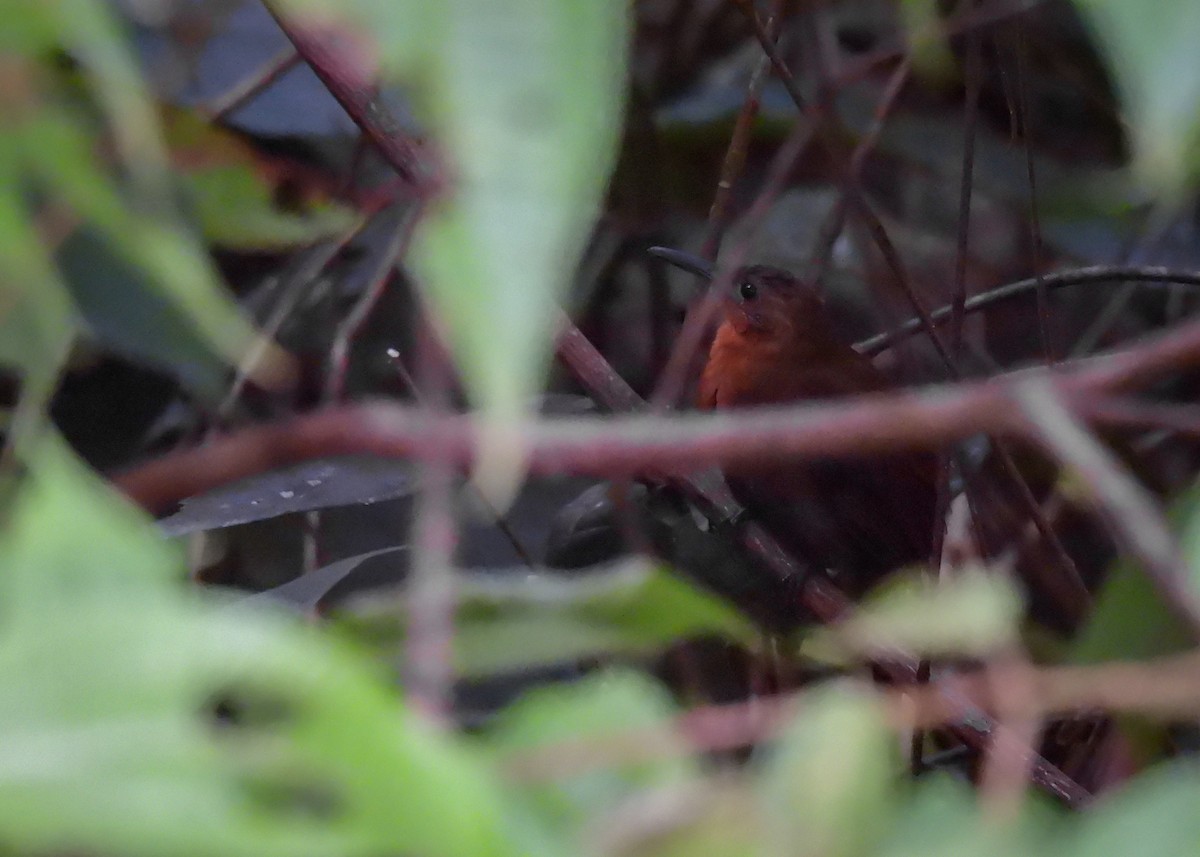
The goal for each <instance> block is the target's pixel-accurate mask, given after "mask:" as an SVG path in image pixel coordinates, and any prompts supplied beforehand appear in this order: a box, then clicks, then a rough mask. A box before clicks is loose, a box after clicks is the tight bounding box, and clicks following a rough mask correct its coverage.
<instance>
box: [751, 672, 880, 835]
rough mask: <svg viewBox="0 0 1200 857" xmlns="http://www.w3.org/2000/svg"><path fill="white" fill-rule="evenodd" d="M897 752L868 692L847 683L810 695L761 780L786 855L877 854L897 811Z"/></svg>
mask: <svg viewBox="0 0 1200 857" xmlns="http://www.w3.org/2000/svg"><path fill="white" fill-rule="evenodd" d="M895 748H896V739H895V736H894V734H893V733H892V730H891V729H890V728H889V727H888V724H887V719H886V716H885V712H884V709H883V705H882V704H881V703H880V701H879V700H878V699H877V698H876V697H875V695H874V694H873V693H872V692H871V691H870V690H869V689H868V688H866V687H863V686H859V685H855V684H851V683H848V682H844V683H833V684H828V685H825V686H823V687H821V688H819V689H817V690H814V691H811V692H809V693H807V694H806V695H805V697H804V707H803V709H802V710H801V712H800V714H799V716H798V717H797V718H796V720H795V722H794V723H793V724H792V725H791V726H790V727H789V728H788V730H787V732H786V733H785V734H784V736H783V739H782V741H781V743H780V745H779V747H778V748H776V750H775V751H774V754H773V755H772V756H771V758H770V761H769V765H768V767H767V769H766V770H765V771H764V774H763V776H762V778H761V780H760V783H759V786H760V789H761V794H762V800H763V804H764V806H765V808H766V810H767V812H768V814H769V817H768V821H767V824H768V825H769V831H770V836H771V841H772V842H774V843H775V844H776V847H777V849H778V851H779V853H786V854H792V855H813V857H850V855H857V854H868V853H871V850H872V848H873V847H874V846H875V844H876V843H877V842H878V841H879V839H880V838H881V837H882V836H883V834H884V833H885V832H886V831H887V829H888V827H889V826H890V824H891V822H892V818H893V815H894V813H895V811H896V808H897V806H896V805H897V793H896V778H897V777H898V775H899V773H900V766H899V759H898V757H897V754H896V750H895Z"/></svg>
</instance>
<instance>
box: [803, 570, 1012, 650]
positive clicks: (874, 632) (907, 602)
mask: <svg viewBox="0 0 1200 857" xmlns="http://www.w3.org/2000/svg"><path fill="white" fill-rule="evenodd" d="M1021 611H1022V604H1021V596H1020V594H1019V593H1018V592H1017V590H1016V588H1015V586H1014V585H1013V584H1012V582H1011V581H1010V580H1009V578H1008V577H1007V576H1005V575H1001V574H989V573H988V572H986V571H984V570H983V569H965V570H964V571H963V572H962V573H961V574H959V575H958V576H956V577H953V578H950V579H948V580H944V581H934V580H931V579H930V578H928V577H927V576H923V575H908V576H900V577H897V578H894V579H893V580H890V581H888V582H887V583H885V584H884V585H883V586H882V587H880V588H879V589H877V590H875V591H874V592H872V593H871V594H870V595H869V596H868V597H867V599H866V600H865V601H864V602H863V604H862V605H861V606H860V607H859V609H858V610H856V611H855V612H854V614H853V615H852V616H851V617H850V618H849V619H847V620H846V621H844V622H841V623H839V624H837V625H836V626H832V627H829V628H822V629H820V630H818V631H817V633H815V634H814V635H813V636H812V637H811V638H810V639H809V640H807V641H805V644H804V647H803V649H802V651H804V652H805V653H806V654H809V655H811V656H813V657H816V658H820V659H833V660H839V661H840V660H845V659H847V658H853V657H869V656H871V655H875V654H879V653H881V652H884V651H887V650H889V649H891V650H894V649H901V650H904V651H909V652H913V653H917V654H927V655H984V654H987V653H989V652H994V651H996V650H997V649H999V648H1002V647H1004V646H1006V645H1009V644H1010V643H1012V642H1013V641H1015V639H1016V634H1017V623H1018V622H1019V621H1020V619H1021Z"/></svg>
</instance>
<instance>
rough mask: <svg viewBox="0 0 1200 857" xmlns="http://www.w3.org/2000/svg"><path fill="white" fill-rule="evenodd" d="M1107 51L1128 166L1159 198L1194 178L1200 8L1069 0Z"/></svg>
mask: <svg viewBox="0 0 1200 857" xmlns="http://www.w3.org/2000/svg"><path fill="white" fill-rule="evenodd" d="M1075 3H1076V5H1077V6H1078V7H1079V9H1080V10H1081V11H1082V12H1084V14H1085V15H1086V16H1087V17H1088V19H1089V20H1090V21H1091V22H1092V24H1093V26H1094V28H1095V31H1096V33H1097V34H1098V35H1099V36H1100V39H1101V41H1102V42H1103V44H1104V45H1105V46H1106V47H1107V49H1108V59H1109V67H1110V69H1111V70H1112V72H1113V75H1114V76H1115V77H1116V81H1117V85H1118V88H1119V89H1120V91H1121V95H1122V101H1123V106H1124V109H1125V112H1126V116H1125V118H1126V119H1127V120H1128V122H1129V127H1130V130H1131V132H1132V134H1133V140H1134V148H1135V156H1136V158H1135V161H1134V167H1135V169H1136V171H1137V173H1138V174H1139V175H1140V177H1141V178H1142V179H1143V180H1144V181H1145V182H1146V183H1147V184H1148V185H1149V186H1150V188H1151V189H1152V190H1153V191H1154V192H1155V193H1156V194H1157V195H1158V196H1160V197H1162V198H1164V199H1165V201H1168V202H1174V201H1178V200H1181V199H1183V198H1185V196H1186V194H1187V193H1188V191H1189V190H1193V189H1194V188H1195V185H1196V181H1197V180H1198V179H1200V58H1197V55H1196V50H1195V47H1196V40H1197V39H1200V5H1197V4H1195V3H1190V2H1188V0H1152V2H1147V3H1125V2H1122V0H1075Z"/></svg>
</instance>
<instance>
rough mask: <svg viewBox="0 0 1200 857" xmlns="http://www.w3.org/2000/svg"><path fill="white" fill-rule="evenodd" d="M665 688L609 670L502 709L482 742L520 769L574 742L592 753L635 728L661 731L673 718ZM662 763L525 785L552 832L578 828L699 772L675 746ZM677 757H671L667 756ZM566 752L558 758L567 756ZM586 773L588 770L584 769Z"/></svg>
mask: <svg viewBox="0 0 1200 857" xmlns="http://www.w3.org/2000/svg"><path fill="white" fill-rule="evenodd" d="M675 711H676V709H675V705H674V703H673V702H672V700H671V698H670V696H669V695H668V694H667V692H666V690H665V689H664V688H663V687H662V686H661V685H660V684H658V683H657V682H655V681H653V680H652V679H650V678H649V677H647V676H646V675H644V674H642V673H638V672H633V671H630V670H607V671H605V672H602V673H600V674H598V675H594V676H591V677H589V678H586V679H583V680H582V681H579V682H576V683H574V684H571V685H559V686H551V687H545V688H538V689H535V690H533V691H530V692H529V693H527V694H525V695H524V696H522V697H521V698H520V699H519V700H517V702H515V703H514V704H512V705H510V706H508V707H507V708H505V709H504V710H503V711H502V712H501V713H500V715H499V716H498V717H497V719H496V721H495V725H494V727H493V728H491V729H489V730H488V733H487V735H486V736H485V738H486V744H487V747H488V748H489V749H491V750H492V751H494V752H495V753H497V754H498V755H499V758H500V761H501V762H502V763H503V762H505V761H509V762H516V763H519V762H520V761H521V760H522V758H528V757H529V756H530V754H533V755H536V754H537V753H538V752H539V751H541V752H542V753H545V752H548V751H553V750H554V747H555V745H561V744H574V745H575V746H578V747H584V748H587V749H590V750H594V749H595V748H597V747H604V746H605V744H606V742H613V743H615V744H618V745H619V744H620V739H621V738H622V736H631V735H635V734H636V733H637V731H638V730H639V729H653V728H656V727H657V728H661V727H663V726H664V725H666V724H667V723H669V721H670V718H671V717H672V716H673V715H674V714H675ZM661 749H662V750H664V751H665V755H664V757H662V758H652V759H648V760H646V761H638V762H630V761H621V760H620V759H619V757H618V759H617V760H616V761H613V762H612V763H610V764H607V765H604V766H602V767H601V766H597V767H594V768H590V769H588V770H585V771H583V772H579V773H571V774H569V775H566V776H563V777H558V778H555V779H553V780H551V781H548V782H545V783H538V784H535V785H533V786H531V787H529V789H528V791H529V793H530V794H531V795H532V796H533V797H534V799H535V800H536V801H537V802H538V805H539V807H540V809H541V810H542V812H543V813H544V814H545V815H546V816H547V817H548V818H550V819H552V820H553V823H554V824H555V825H556V826H560V827H570V828H578V827H579V826H581V825H582V824H584V822H586V821H587V820H588V819H589V818H590V817H593V816H595V815H599V814H602V813H604V812H606V811H608V810H610V809H612V808H613V807H615V806H617V805H618V804H619V803H620V802H621V801H622V800H625V799H627V798H629V797H630V796H631V795H633V794H636V793H637V792H639V791H641V790H643V789H650V788H657V787H664V786H672V785H679V784H681V783H684V782H688V781H690V780H692V779H694V778H695V777H697V776H698V774H699V768H698V766H697V764H696V760H695V759H694V758H692V757H690V756H689V755H687V753H686V747H685V742H684V740H683V738H682V736H680V738H679V742H678V746H677V747H675V748H670V747H664V748H661ZM672 749H673V750H675V751H677V754H676V755H672V753H671V751H672ZM569 753H570V750H569V749H563V750H561V751H560V752H559V753H556V754H555V755H556V756H557V757H563V756H568V757H569ZM581 767H586V766H581Z"/></svg>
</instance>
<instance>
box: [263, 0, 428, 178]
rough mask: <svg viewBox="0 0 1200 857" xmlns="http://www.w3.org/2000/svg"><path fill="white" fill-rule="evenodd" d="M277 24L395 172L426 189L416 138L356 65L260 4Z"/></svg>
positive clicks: (266, 3)
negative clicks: (393, 114) (353, 67)
mask: <svg viewBox="0 0 1200 857" xmlns="http://www.w3.org/2000/svg"><path fill="white" fill-rule="evenodd" d="M263 5H264V6H265V7H266V8H267V11H268V12H270V13H271V16H272V17H273V18H274V19H275V21H276V23H278V24H279V28H280V29H281V30H283V33H284V35H285V36H287V37H288V40H289V41H290V42H291V43H292V44H293V45H294V46H295V48H296V53H298V54H299V55H300V56H301V57H302V58H303V59H304V61H305V62H306V63H308V65H309V67H310V68H312V70H313V73H315V74H316V76H317V77H318V78H319V79H320V81H321V83H322V84H324V86H325V88H326V89H328V90H329V94H330V95H332V96H333V97H334V98H335V99H337V102H338V104H340V105H341V106H342V109H343V110H345V111H346V113H347V114H348V115H349V116H350V118H351V120H353V121H354V124H355V125H357V126H358V127H359V128H360V129H362V132H363V134H364V135H365V136H366V138H367V139H368V140H370V141H371V143H372V145H374V146H375V148H376V149H377V150H378V151H379V154H380V155H382V156H383V159H384V160H385V161H387V162H388V164H389V165H391V167H392V168H393V169H394V170H395V171H396V173H397V174H398V175H399V176H400V177H401V178H402V179H404V180H405V181H406V182H408V184H409V185H411V186H412V187H414V188H416V189H421V190H427V185H428V184H429V171H428V169H427V168H426V166H425V165H424V164H423V163H422V159H423V155H422V152H421V151H420V147H419V145H418V143H417V142H416V140H414V139H413V138H412V137H411V136H410V135H409V134H407V133H406V132H405V131H404V130H403V129H402V128H401V127H400V124H399V123H398V122H397V121H396V120H395V117H393V116H392V115H391V114H390V113H389V112H388V111H387V110H385V109H383V108H382V107H381V106H380V104H379V102H378V99H377V98H376V94H375V91H374V87H373V86H372V85H370V83H369V82H367V81H365V80H362V79H361V75H360V74H358V73H357V70H356V69H352V68H350V67H349V66H348V65H347V64H346V62H345V59H344V58H343V57H341V56H339V55H338V54H337V53H336V52H334V51H331V50H330V49H329V47H328V46H327V45H326V43H325V42H324V41H323V40H322V39H321V38H319V37H318V36H316V35H314V34H311V33H308V32H305V31H304V30H303V29H302V28H301V27H299V26H297V25H295V24H293V23H292V22H291V21H290V20H288V19H287V18H286V17H285V16H283V15H281V14H279V11H278V10H277V9H276V8H275V6H274V4H273V3H270V2H265V3H264V4H263Z"/></svg>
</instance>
